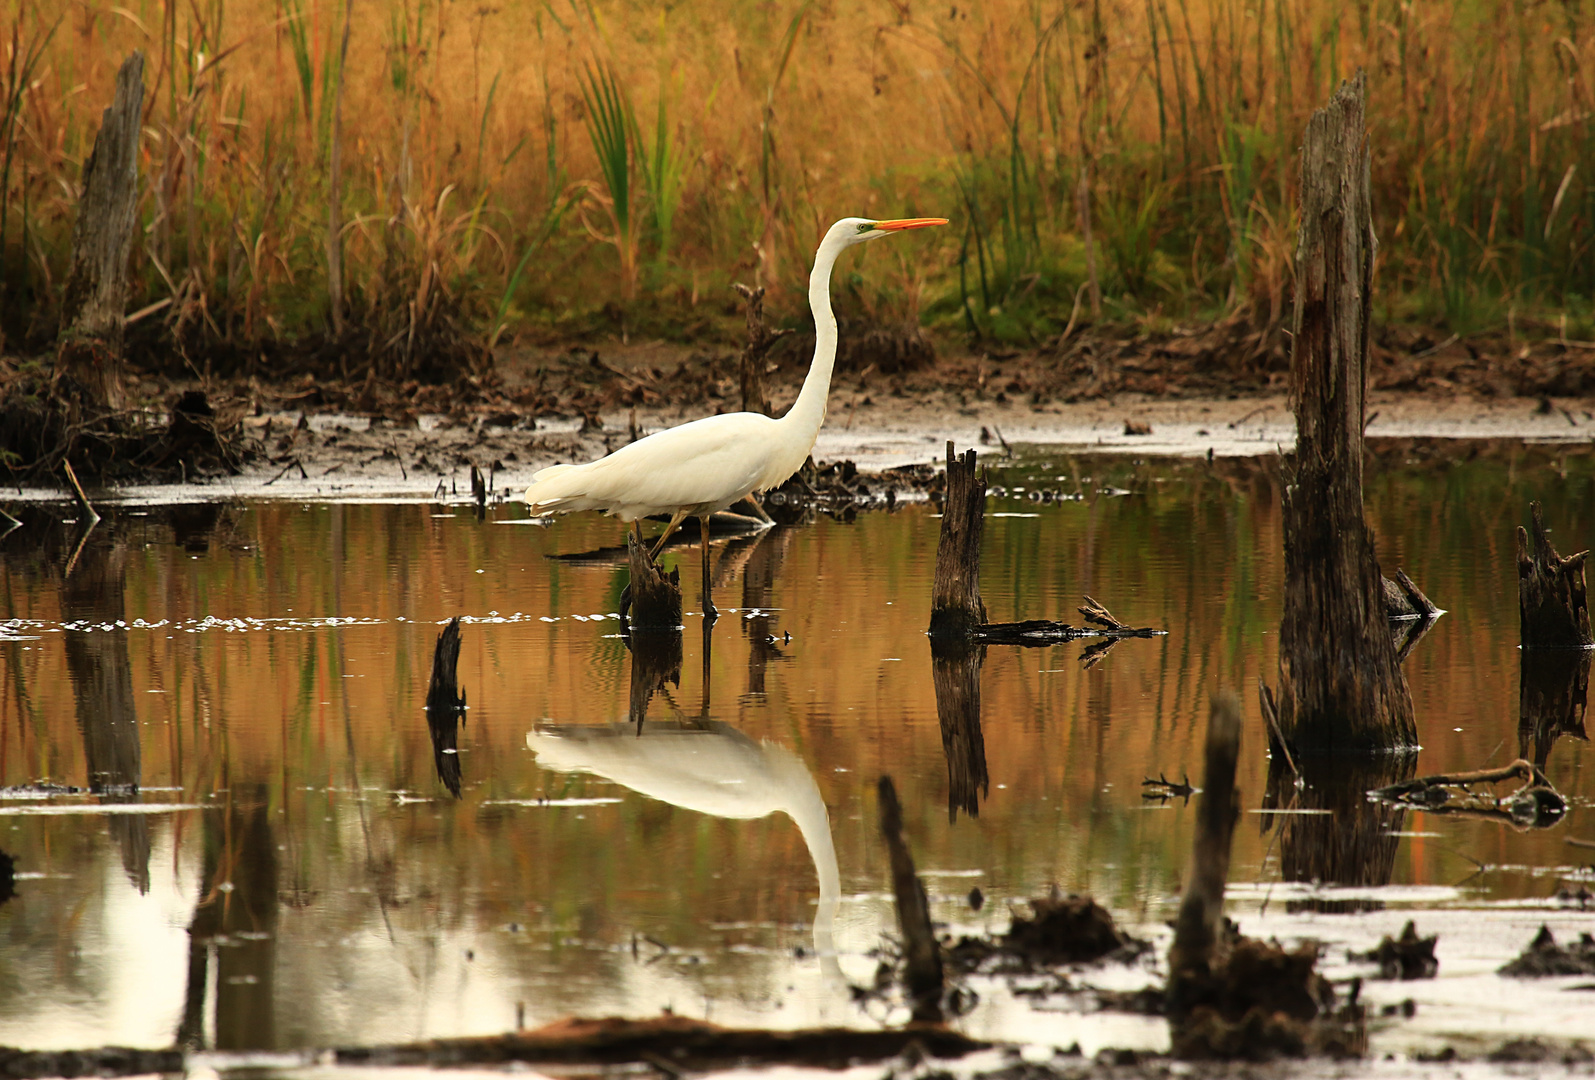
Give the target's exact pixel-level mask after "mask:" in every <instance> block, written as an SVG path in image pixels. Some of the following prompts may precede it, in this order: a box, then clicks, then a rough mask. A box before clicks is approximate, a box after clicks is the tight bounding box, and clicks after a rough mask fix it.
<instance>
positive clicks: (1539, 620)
mask: <svg viewBox="0 0 1595 1080" xmlns="http://www.w3.org/2000/svg"><path fill="white" fill-rule="evenodd" d="M1529 513H1530V514H1531V515H1532V517H1533V519H1534V536H1533V541H1532V546H1531V543H1530V537H1529V534H1528V531H1527V530H1525V529H1524V528H1523V526H1521V525H1519V526H1518V527H1517V606H1518V626H1519V631H1520V635H1521V636H1520V641H1521V644H1522V645H1523V647H1524V648H1525V649H1588V648H1591V647H1595V637H1591V636H1590V625H1589V592H1588V591H1587V589H1586V588H1585V583H1584V561H1585V560H1586V559H1588V558H1589V552H1588V551H1580V552H1578V553H1577V554H1576V555H1558V554H1557V553H1556V547H1555V545H1553V544H1552V543H1551V536H1550V533H1549V532H1548V531H1546V528H1545V517H1544V515H1543V514H1542V513H1541V512H1540V504H1539V503H1537V502H1536V503H1530V504H1529Z"/></svg>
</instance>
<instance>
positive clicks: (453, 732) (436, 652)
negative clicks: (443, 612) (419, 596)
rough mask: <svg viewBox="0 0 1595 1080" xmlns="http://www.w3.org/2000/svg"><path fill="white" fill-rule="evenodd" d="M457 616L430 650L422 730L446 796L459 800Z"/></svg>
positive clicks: (461, 696) (461, 694)
mask: <svg viewBox="0 0 1595 1080" xmlns="http://www.w3.org/2000/svg"><path fill="white" fill-rule="evenodd" d="M459 664H460V617H459V616H458V615H456V616H455V617H454V618H452V619H450V620H449V622H448V625H447V626H445V627H444V628H443V630H442V632H441V633H439V634H438V639H437V644H435V645H434V646H433V647H432V675H431V677H430V678H429V679H428V681H427V688H426V728H427V734H429V735H430V736H431V737H432V764H433V766H434V767H435V768H436V769H437V774H438V780H440V781H441V782H442V784H443V786H444V787H445V788H447V789H448V792H449V794H450V795H453V796H454V797H455V798H456V799H458V798H459V797H460V781H461V771H460V752H459V751H460V743H459V730H460V721H462V720H464V719H465V691H464V690H462V689H460V685H459V677H458V674H457V672H458V669H459Z"/></svg>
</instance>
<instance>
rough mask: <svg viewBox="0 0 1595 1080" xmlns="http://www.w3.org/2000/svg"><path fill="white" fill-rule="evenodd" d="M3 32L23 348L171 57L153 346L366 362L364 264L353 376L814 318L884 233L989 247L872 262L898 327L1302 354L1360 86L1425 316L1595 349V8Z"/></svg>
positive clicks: (507, 12) (473, 17) (116, 15)
mask: <svg viewBox="0 0 1595 1080" xmlns="http://www.w3.org/2000/svg"><path fill="white" fill-rule="evenodd" d="M0 2H3V3H4V4H5V10H6V16H7V22H8V24H9V30H8V31H7V32H6V34H5V39H4V41H3V43H0V44H3V45H4V47H5V48H6V50H7V52H6V56H5V57H4V58H3V62H0V88H3V91H4V101H3V105H4V108H3V111H0V137H3V138H4V145H3V147H0V328H3V330H4V333H5V341H6V345H7V347H8V348H9V349H11V350H18V349H27V348H42V347H44V346H46V345H47V344H48V341H49V340H50V338H51V336H52V335H53V333H54V329H55V327H54V317H55V316H54V312H55V305H56V301H57V296H58V292H59V288H60V284H61V278H62V273H63V268H64V267H65V265H66V262H67V254H68V244H69V241H70V234H71V226H72V219H73V214H74V211H75V199H76V185H77V183H78V180H79V176H80V173H81V170H82V166H83V162H84V160H85V158H86V156H87V154H88V152H89V150H90V148H91V146H92V141H93V136H94V132H95V131H96V130H97V127H98V123H99V113H100V110H101V109H102V108H103V107H104V104H105V103H106V102H107V101H108V100H109V97H110V92H111V86H112V81H113V79H114V76H115V72H116V68H117V65H118V64H119V63H120V62H121V60H122V58H123V57H124V56H125V54H126V53H127V52H128V51H129V50H131V49H134V48H139V49H143V50H144V51H145V52H146V54H147V55H148V56H149V57H150V64H149V66H148V68H147V71H148V72H150V74H149V75H147V78H148V79H149V80H150V86H149V88H148V92H147V94H146V99H145V100H146V102H147V104H146V110H147V115H146V118H145V119H146V122H145V127H144V131H145V138H144V154H143V161H142V175H143V177H144V180H145V184H146V190H145V193H144V198H143V202H142V204H141V227H142V232H141V237H140V239H139V241H138V242H137V243H136V244H135V255H134V259H135V264H136V265H135V271H136V273H135V280H136V281H137V282H138V288H139V290H140V292H139V295H138V296H136V297H134V298H133V300H132V302H131V304H130V309H131V310H134V311H136V312H137V313H138V314H139V319H138V321H137V322H136V323H135V326H136V327H137V328H138V330H137V331H136V332H135V334H134V339H135V340H143V341H145V342H146V343H148V345H149V346H150V347H151V348H152V349H155V350H159V351H160V352H161V353H162V354H163V355H165V354H169V355H172V356H176V357H178V358H180V359H184V358H186V359H187V360H188V361H189V362H198V361H197V360H196V358H198V357H203V358H204V360H205V361H206V362H214V363H216V364H218V365H220V366H222V367H224V368H227V367H230V368H234V369H238V368H248V369H251V370H257V371H260V372H261V373H271V372H273V371H275V370H278V369H281V368H282V367H283V366H284V365H287V364H288V363H289V361H288V360H287V359H285V358H286V357H287V356H289V355H290V354H292V353H293V352H294V351H295V349H296V347H297V346H302V345H303V344H304V343H306V342H315V341H324V340H328V339H329V338H330V336H331V332H332V328H333V327H334V325H335V318H334V316H335V312H334V310H333V308H332V306H331V305H332V301H331V299H330V298H329V296H330V294H331V292H332V290H330V289H329V284H330V283H329V278H328V274H329V260H332V261H333V262H334V264H336V260H338V259H339V258H340V256H341V260H342V274H341V278H342V285H343V291H344V300H343V304H342V308H341V312H342V314H343V316H344V318H345V319H346V320H347V322H348V324H349V327H350V329H349V330H347V331H346V332H345V334H344V335H343V338H342V339H339V340H341V341H342V343H343V345H344V346H347V347H345V348H343V349H342V352H341V356H342V358H343V360H342V362H343V365H344V367H345V368H346V369H348V368H350V367H351V365H352V371H351V372H350V373H351V374H359V373H363V372H364V371H365V370H366V369H367V368H368V367H369V368H370V369H371V370H372V371H374V372H375V373H378V374H393V375H405V374H416V373H419V371H420V367H419V366H418V365H420V364H421V360H422V358H423V357H424V356H425V354H426V353H427V350H428V349H429V348H430V347H431V346H429V344H428V342H429V341H433V340H435V339H436V335H437V334H438V333H440V332H441V331H440V329H439V328H440V327H444V326H447V327H451V328H454V329H455V330H459V329H460V328H464V332H466V333H469V334H478V335H479V339H480V340H484V341H485V340H488V339H489V338H491V339H492V340H494V341H497V342H499V343H505V342H509V341H513V340H514V339H515V338H516V337H517V336H519V335H532V336H538V335H557V334H569V333H573V332H589V331H593V330H603V329H605V328H607V327H610V326H622V325H629V326H631V327H632V328H634V329H643V330H645V331H647V332H653V333H659V334H667V335H668V334H672V333H682V332H684V330H685V328H688V327H695V326H702V325H705V322H706V316H712V315H716V314H717V313H719V312H721V311H722V309H724V307H725V306H726V303H727V298H728V295H729V294H728V290H727V289H726V286H727V285H728V284H729V282H730V281H732V280H737V279H741V280H747V281H750V282H754V283H757V284H763V285H765V286H766V287H767V288H768V289H769V290H770V303H771V305H772V308H773V309H774V311H775V312H776V313H777V314H782V313H784V314H785V315H786V316H787V317H792V318H797V317H800V314H801V307H802V298H803V283H804V279H805V274H806V271H807V265H808V259H809V256H810V254H811V253H812V249H813V246H814V244H815V242H816V240H817V239H818V237H819V235H820V234H821V232H822V230H823V229H824V228H825V226H826V225H827V224H828V222H829V221H830V220H831V219H833V218H835V217H838V216H841V215H843V214H862V215H873V216H900V215H908V214H918V213H926V214H930V213H936V214H944V215H946V216H948V217H952V218H953V219H954V226H953V228H952V229H949V230H946V231H945V233H944V234H943V235H942V237H941V238H940V239H939V241H937V240H933V239H930V238H928V237H927V238H924V241H925V243H926V244H934V243H937V242H939V243H940V244H941V245H942V247H941V248H940V249H935V248H933V247H927V248H925V249H924V250H922V251H920V252H918V253H916V256H915V257H914V258H912V259H892V258H883V257H879V256H876V255H875V254H874V253H870V254H867V255H866V256H864V258H865V259H866V260H867V262H868V265H867V269H865V270H864V271H863V272H862V273H860V272H858V271H859V267H858V266H857V265H854V266H851V267H849V268H847V269H846V270H844V272H843V273H844V278H843V279H842V280H841V281H840V285H841V287H842V289H843V290H844V291H851V292H853V293H855V294H857V295H858V296H859V299H860V300H861V302H862V303H863V305H864V310H867V311H868V312H870V313H871V314H872V317H893V316H895V317H900V318H901V317H913V316H916V315H918V316H921V317H923V318H925V319H926V320H928V321H929V322H931V323H933V324H936V325H940V326H942V327H944V328H946V329H948V330H953V331H957V330H961V331H964V332H967V333H970V334H972V335H976V336H979V337H981V338H985V339H992V340H1000V341H1012V342H1019V343H1023V342H1039V341H1043V340H1046V339H1047V338H1048V337H1050V336H1053V335H1056V334H1057V333H1058V332H1060V331H1061V330H1062V329H1063V328H1064V326H1065V325H1067V324H1068V323H1069V322H1070V321H1071V319H1077V318H1080V317H1082V311H1084V312H1085V314H1084V315H1083V317H1087V318H1089V317H1091V316H1090V314H1089V308H1088V307H1087V308H1084V309H1083V308H1082V304H1081V298H1082V296H1083V295H1085V293H1083V290H1087V289H1088V287H1089V286H1091V285H1093V280H1092V279H1093V275H1094V276H1095V282H1094V284H1095V285H1096V286H1097V287H1098V288H1099V290H1100V297H1101V300H1100V302H1101V308H1102V316H1101V317H1102V318H1104V319H1107V320H1110V321H1119V322H1131V323H1145V324H1154V325H1155V324H1158V323H1168V322H1173V321H1178V320H1193V319H1212V318H1222V317H1231V316H1241V317H1245V318H1249V319H1251V320H1252V321H1253V322H1255V323H1257V324H1258V325H1262V326H1268V325H1278V324H1279V322H1280V321H1281V320H1282V319H1283V318H1284V313H1285V312H1286V311H1287V310H1288V303H1287V301H1288V297H1289V295H1290V289H1291V267H1290V262H1291V256H1292V251H1293V248H1294V233H1295V222H1294V214H1295V194H1294V192H1295V177H1294V172H1293V171H1294V168H1295V162H1296V148H1297V145H1298V142H1299V138H1300V133H1301V131H1302V129H1303V126H1304V124H1305V120H1306V118H1307V116H1308V115H1309V113H1310V112H1311V110H1312V109H1313V108H1315V107H1316V106H1318V105H1320V104H1321V103H1322V102H1323V101H1324V100H1325V99H1326V98H1327V96H1328V94H1329V92H1330V90H1331V88H1332V87H1333V85H1334V84H1335V82H1336V81H1337V80H1339V79H1340V78H1343V77H1345V76H1347V75H1349V74H1351V73H1352V72H1353V71H1355V70H1356V69H1357V68H1358V67H1364V68H1366V69H1367V71H1368V73H1369V82H1370V107H1369V118H1370V129H1371V132H1370V138H1371V142H1372V149H1373V170H1374V188H1375V192H1374V205H1375V213H1376V216H1377V228H1378V232H1379V237H1380V242H1381V250H1380V268H1379V278H1378V281H1379V286H1380V290H1381V294H1380V298H1379V303H1380V311H1381V312H1382V314H1383V316H1384V317H1386V318H1392V319H1404V320H1417V321H1423V322H1427V323H1432V324H1435V325H1437V326H1443V327H1446V328H1448V329H1449V330H1451V331H1456V332H1470V331H1477V330H1485V329H1489V328H1491V327H1494V326H1498V325H1499V326H1505V325H1506V324H1507V321H1508V319H1511V320H1513V325H1514V326H1515V327H1518V328H1522V327H1524V326H1529V325H1532V324H1533V323H1534V321H1535V320H1536V319H1539V320H1541V321H1542V322H1544V323H1546V324H1552V323H1556V322H1558V320H1562V319H1564V318H1565V320H1566V321H1567V322H1568V323H1569V324H1570V332H1571V330H1572V329H1577V330H1578V331H1580V332H1579V335H1578V336H1582V337H1588V336H1591V333H1590V326H1591V318H1592V312H1595V307H1592V298H1595V251H1592V250H1591V246H1592V244H1595V145H1592V144H1595V140H1592V139H1591V138H1590V136H1591V125H1592V123H1595V100H1592V93H1595V90H1592V86H1591V74H1592V71H1595V45H1592V43H1591V42H1592V39H1595V18H1592V16H1595V0H1557V2H1556V3H1530V2H1528V0H1499V2H1493V3H1492V2H1485V0H1365V2H1363V3H1359V4H1357V5H1350V6H1347V5H1343V4H1339V3H1335V2H1333V0H1068V2H1062V3H1046V2H1042V0H996V2H992V3H985V4H966V3H947V4H939V5H935V6H934V7H929V6H925V5H909V4H906V3H898V2H895V0H883V2H881V3H857V2H853V3H832V4H829V5H818V4H814V3H812V2H811V0H776V2H774V3H769V4H759V5H750V4H738V3H730V2H723V0H721V2H709V3H701V4H692V5H677V6H675V7H673V8H669V9H667V10H663V11H654V12H650V13H648V14H646V15H644V14H641V13H639V12H638V11H636V10H634V8H633V6H629V5H623V4H617V3H614V2H612V0H607V2H606V0H591V2H588V0H546V2H542V3H526V2H518V0H517V2H506V3H501V4H499V5H497V6H491V7H490V6H479V7H461V6H457V5H454V4H450V3H447V2H444V0H393V2H391V3H387V4H382V5H376V4H352V5H348V6H346V4H348V0H231V2H226V0H184V2H179V0H136V2H134V3H132V4H129V5H127V6H125V7H124V6H112V7H96V6H92V5H90V6H80V7H74V8H72V9H71V12H70V13H69V14H68V15H66V16H64V17H63V16H62V15H61V14H60V11H61V9H60V8H59V6H58V5H54V4H50V3H47V2H45V0H0ZM346 14H347V15H348V16H349V18H350V20H351V29H350V34H349V38H348V45H347V56H346V58H345V57H344V55H343V38H342V32H343V27H344V20H345V15H346ZM340 94H341V99H342V110H341V112H342V121H341V124H339V125H337V127H336V130H337V131H338V133H339V148H340V151H341V155H334V153H333V148H334V138H333V133H334V130H335V122H334V121H335V116H336V115H337V113H338V108H337V106H338V101H339V97H340ZM639 118H644V119H643V120H642V121H641V122H639ZM337 156H341V164H340V163H339V162H337V161H336V160H335V157H337ZM329 227H335V229H336V235H335V236H331V237H329V235H328V230H329ZM1088 230H1089V232H1088ZM1087 235H1089V236H1090V238H1091V240H1090V243H1089V245H1088V244H1087V242H1086V240H1085V237H1086V236H1087ZM617 256H618V257H617ZM708 321H709V322H711V323H712V319H710V320H708ZM429 334H430V335H433V336H432V337H430V338H429ZM141 335H142V336H141ZM174 346H175V348H174ZM152 355H154V353H152Z"/></svg>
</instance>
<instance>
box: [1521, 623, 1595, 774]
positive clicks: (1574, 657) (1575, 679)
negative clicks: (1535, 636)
mask: <svg viewBox="0 0 1595 1080" xmlns="http://www.w3.org/2000/svg"><path fill="white" fill-rule="evenodd" d="M1592 658H1595V654H1592V653H1591V652H1590V651H1589V650H1588V649H1520V650H1518V727H1517V756H1518V757H1520V758H1527V759H1528V760H1530V761H1532V762H1534V765H1535V767H1536V768H1539V769H1544V768H1545V763H1546V762H1547V761H1549V760H1550V757H1551V747H1553V746H1555V745H1556V740H1558V739H1560V738H1561V737H1562V736H1563V735H1568V736H1571V737H1572V738H1575V739H1588V738H1589V736H1588V735H1587V734H1585V732H1584V714H1585V713H1586V712H1587V711H1588V709H1589V673H1590V664H1591V660H1592Z"/></svg>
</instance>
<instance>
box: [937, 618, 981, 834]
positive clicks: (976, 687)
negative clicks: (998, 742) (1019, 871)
mask: <svg viewBox="0 0 1595 1080" xmlns="http://www.w3.org/2000/svg"><path fill="white" fill-rule="evenodd" d="M930 656H931V677H932V678H933V680H934V681H935V684H936V716H937V717H938V718H939V719H940V720H941V748H942V753H943V754H945V755H946V756H947V820H948V821H950V822H951V821H957V820H958V811H960V810H962V811H963V812H964V813H966V814H968V815H969V816H970V817H979V816H980V800H981V799H983V798H985V797H986V793H987V792H988V790H989V789H990V787H991V780H990V778H989V777H988V776H987V775H986V739H985V736H984V735H983V734H981V730H980V668H981V665H982V664H984V663H985V661H986V649H985V646H983V645H968V644H965V643H960V642H949V641H946V640H939V639H937V638H932V639H931V643H930Z"/></svg>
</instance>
